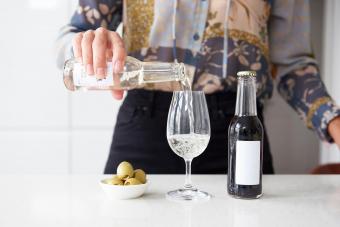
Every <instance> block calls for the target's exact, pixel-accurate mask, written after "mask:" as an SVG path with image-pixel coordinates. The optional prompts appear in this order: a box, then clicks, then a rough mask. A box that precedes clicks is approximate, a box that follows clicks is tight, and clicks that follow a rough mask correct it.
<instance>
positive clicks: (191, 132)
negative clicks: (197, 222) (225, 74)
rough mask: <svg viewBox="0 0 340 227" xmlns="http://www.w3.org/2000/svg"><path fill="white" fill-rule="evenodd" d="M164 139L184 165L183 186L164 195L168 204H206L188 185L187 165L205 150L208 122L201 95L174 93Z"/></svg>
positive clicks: (208, 133)
mask: <svg viewBox="0 0 340 227" xmlns="http://www.w3.org/2000/svg"><path fill="white" fill-rule="evenodd" d="M167 139H168V143H169V145H170V147H171V149H172V150H173V151H174V152H175V153H176V154H177V155H178V156H180V157H182V158H183V159H184V161H185V169H186V170H185V184H184V186H183V187H182V188H180V189H177V190H174V191H170V192H168V193H167V198H168V199H171V200H207V199H209V198H210V197H211V196H210V194H208V193H207V192H203V191H200V190H198V189H197V188H195V187H194V186H193V185H192V184H191V162H192V160H193V158H195V157H197V156H199V155H200V154H202V153H203V151H204V150H205V149H206V148H207V146H208V143H209V140H210V120H209V113H208V108H207V103H206V100H205V95H204V92H203V91H175V92H174V93H173V96H172V101H171V105H170V109H169V114H168V121H167Z"/></svg>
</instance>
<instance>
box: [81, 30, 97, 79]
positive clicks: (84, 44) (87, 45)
mask: <svg viewBox="0 0 340 227" xmlns="http://www.w3.org/2000/svg"><path fill="white" fill-rule="evenodd" d="M93 40H94V31H93V30H88V31H86V32H85V33H84V35H83V39H82V41H81V49H82V56H83V65H84V66H85V70H86V72H87V74H90V75H94V69H93V52H92V43H93Z"/></svg>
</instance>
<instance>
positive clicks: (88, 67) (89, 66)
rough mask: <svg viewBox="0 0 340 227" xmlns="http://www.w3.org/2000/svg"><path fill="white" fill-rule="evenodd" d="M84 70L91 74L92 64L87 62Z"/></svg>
mask: <svg viewBox="0 0 340 227" xmlns="http://www.w3.org/2000/svg"><path fill="white" fill-rule="evenodd" d="M86 72H87V74H89V75H93V74H94V72H93V66H92V65H91V64H88V65H87V66H86Z"/></svg>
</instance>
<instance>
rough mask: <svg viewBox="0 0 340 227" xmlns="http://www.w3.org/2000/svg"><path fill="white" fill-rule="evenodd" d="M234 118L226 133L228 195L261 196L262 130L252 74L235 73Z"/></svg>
mask: <svg viewBox="0 0 340 227" xmlns="http://www.w3.org/2000/svg"><path fill="white" fill-rule="evenodd" d="M237 76H238V77H237V79H238V85H237V98H236V108H235V116H234V118H233V119H232V121H231V123H230V125H229V131H228V158H229V160H228V193H229V194H230V195H232V196H234V197H236V198H244V199H255V198H259V197H260V196H261V195H262V156H263V151H262V150H263V135H264V134H263V126H262V123H261V121H260V120H259V118H258V117H257V111H256V72H253V71H243V72H238V73H237Z"/></svg>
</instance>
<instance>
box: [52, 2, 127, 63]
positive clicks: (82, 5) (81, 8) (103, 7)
mask: <svg viewBox="0 0 340 227" xmlns="http://www.w3.org/2000/svg"><path fill="white" fill-rule="evenodd" d="M121 21H122V1H121V0H79V1H78V5H77V8H76V11H75V12H74V14H73V16H72V18H71V21H70V23H69V24H68V25H66V26H64V27H62V28H61V29H60V31H59V37H58V39H57V42H56V52H57V53H56V55H57V65H58V67H59V68H62V67H63V64H64V62H65V60H67V59H69V58H71V57H72V56H73V51H72V39H73V37H74V35H75V34H76V33H77V32H83V31H86V30H89V29H93V30H94V29H97V28H99V27H105V28H107V29H109V30H115V29H116V28H117V27H118V25H119V23H120V22H121Z"/></svg>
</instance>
